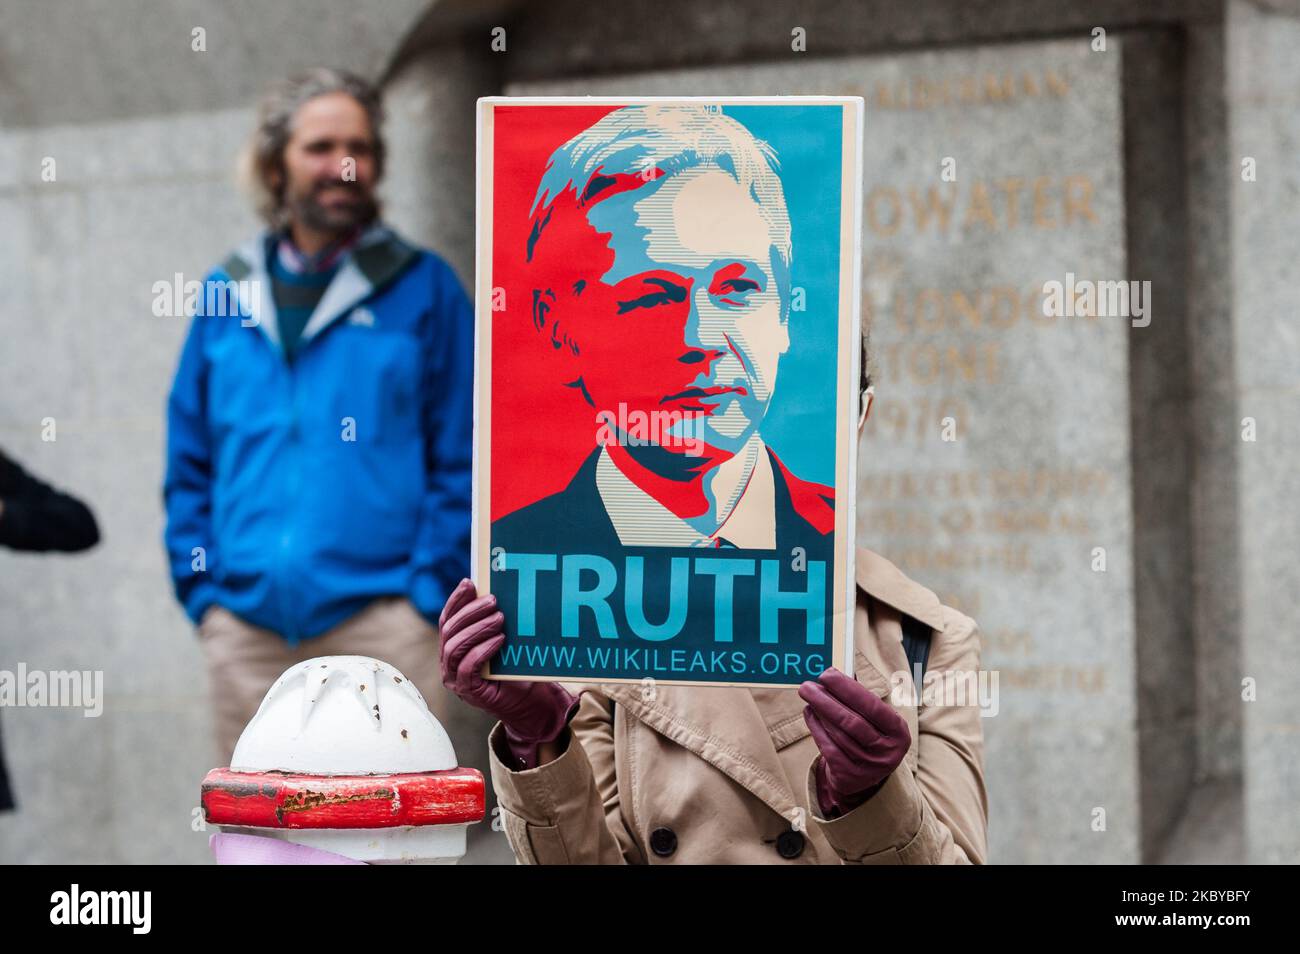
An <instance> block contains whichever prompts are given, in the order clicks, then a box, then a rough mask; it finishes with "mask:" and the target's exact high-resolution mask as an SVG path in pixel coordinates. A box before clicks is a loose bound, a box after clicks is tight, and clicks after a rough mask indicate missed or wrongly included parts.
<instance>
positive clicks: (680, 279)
mask: <svg viewBox="0 0 1300 954" xmlns="http://www.w3.org/2000/svg"><path fill="white" fill-rule="evenodd" d="M861 135H862V100H861V99H860V98H858V97H775V98H720V99H704V98H683V99H649V98H646V99H604V98H592V97H584V98H570V99H563V98H524V99H518V98H486V99H482V100H480V101H479V116H478V164H479V165H478V275H477V296H476V297H477V331H476V334H477V368H476V398H475V400H476V410H475V414H476V426H475V441H476V447H475V477H474V482H475V494H474V554H473V565H474V574H475V580H476V583H477V585H478V589H479V592H480V593H483V592H488V591H490V592H492V593H494V594H495V595H496V597H497V600H498V603H499V606H500V608H501V611H502V612H503V613H504V615H505V632H506V636H507V639H506V642H505V644H504V645H503V646H502V647H501V649H500V651H499V652H497V653H496V654H495V655H494V656H493V658H492V659H491V661H490V663H489V672H488V676H489V677H491V678H500V679H528V680H539V679H548V680H562V681H567V682H642V681H643V680H645V679H653V680H655V681H656V682H661V683H683V684H708V685H745V686H793V685H797V684H799V683H801V682H803V681H804V680H808V679H815V678H816V676H817V675H818V673H820V672H821V671H822V670H823V669H825V668H827V667H828V666H837V667H838V668H840V669H841V670H842V671H845V672H853V670H854V667H853V661H852V646H853V638H852V632H851V627H852V618H853V613H852V607H853V599H852V597H853V556H854V544H853V531H854V520H853V487H854V469H855V467H854V465H855V453H854V448H855V446H856V425H857V406H858V400H859V395H858V393H857V388H856V383H857V381H858V361H859V325H858V300H859V293H858V283H859V277H858V271H859V266H858V263H859V254H858V253H859V229H860V222H859V217H860V209H861V197H860V180H861V166H860V148H861Z"/></svg>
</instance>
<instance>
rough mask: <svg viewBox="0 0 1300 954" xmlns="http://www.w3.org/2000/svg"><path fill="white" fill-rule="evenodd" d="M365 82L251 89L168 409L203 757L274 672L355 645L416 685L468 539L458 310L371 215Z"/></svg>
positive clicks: (180, 584)
mask: <svg viewBox="0 0 1300 954" xmlns="http://www.w3.org/2000/svg"><path fill="white" fill-rule="evenodd" d="M381 122H382V106H381V102H380V96H379V93H378V91H377V90H376V89H375V88H374V87H373V86H371V85H370V84H369V83H367V82H366V81H365V80H362V79H361V78H359V77H357V76H354V75H351V74H348V73H345V72H342V71H336V70H329V69H316V70H311V71H309V72H306V73H303V74H300V75H297V76H295V77H293V78H291V79H289V80H287V81H284V82H281V83H279V84H277V85H275V86H274V87H273V88H272V89H271V91H270V92H269V93H268V94H267V95H266V96H265V98H264V99H263V101H262V103H261V107H260V113H259V118H258V123H257V128H256V130H255V132H254V135H253V139H252V142H251V144H250V147H249V151H248V153H247V156H246V172H247V174H248V177H249V180H250V184H251V186H252V188H253V191H254V192H255V194H256V197H257V203H258V211H259V213H260V214H261V216H262V218H263V219H264V220H265V222H266V224H267V229H266V230H265V231H263V232H262V233H261V234H259V235H257V236H256V237H255V238H253V239H252V240H251V241H249V242H248V243H247V244H245V245H243V246H242V247H240V248H238V249H236V250H235V251H234V252H233V253H231V255H230V256H229V257H227V258H226V259H225V261H224V262H223V263H222V264H221V265H219V266H218V267H217V268H216V269H215V270H214V271H213V272H211V273H210V275H209V276H208V281H207V283H206V284H205V294H204V295H203V296H202V298H203V300H202V301H201V302H199V303H198V309H197V311H196V314H195V317H194V319H193V321H192V324H191V327H190V331H189V335H188V337H187V339H186V341H185V344H184V347H183V350H182V352H181V356H180V362H179V366H178V367H177V370H176V374H175V379H174V382H173V385H172V389H171V395H170V400H169V402H168V411H167V468H166V476H165V481H164V488H163V493H164V499H165V504H166V511H167V525H166V530H165V534H164V536H165V542H166V546H167V551H168V555H169V559H170V563H171V572H172V577H173V581H174V584H175V591H176V596H177V598H178V599H179V600H180V602H181V603H182V604H183V606H184V607H185V610H186V613H187V614H188V615H189V617H190V619H191V620H192V621H193V622H194V623H195V624H196V625H197V626H198V629H199V634H200V643H201V645H202V649H203V652H204V655H205V657H206V660H207V664H208V670H209V673H210V676H211V686H212V692H213V704H214V707H215V727H216V737H217V746H218V754H219V759H220V761H219V763H218V764H229V760H230V757H231V754H232V753H233V751H234V747H235V743H236V741H237V740H238V738H239V735H240V733H241V731H242V730H243V728H244V725H245V723H246V722H247V721H248V720H249V719H250V718H251V717H252V716H253V714H254V713H255V712H256V710H257V706H258V704H259V702H260V701H261V699H262V697H263V695H264V694H265V693H266V691H267V689H268V688H269V687H270V686H271V684H272V683H273V681H274V680H275V679H276V678H277V677H278V676H279V675H280V674H281V673H282V672H283V671H284V670H285V669H287V668H288V667H289V666H291V665H292V664H293V663H295V662H297V661H300V660H302V659H306V658H310V657H312V656H322V655H336V654H359V655H365V656H373V657H376V658H379V659H383V660H384V661H386V662H389V663H391V664H392V665H394V666H396V667H397V668H398V669H400V670H401V671H402V672H403V673H405V674H406V675H407V677H408V678H410V679H411V680H412V681H413V682H415V683H416V685H417V687H418V688H419V689H420V691H421V692H422V693H423V694H424V696H425V698H426V699H427V700H428V701H429V702H430V704H431V705H433V704H434V699H435V695H436V694H437V692H438V691H439V690H440V687H439V686H438V678H437V674H436V666H437V663H436V649H435V647H436V645H437V643H436V639H437V629H436V622H435V621H436V619H437V614H438V611H439V610H440V609H441V606H442V603H443V602H444V601H445V599H446V598H447V594H448V593H449V592H450V590H451V588H452V587H453V586H455V584H456V581H457V580H459V579H460V577H461V576H463V575H464V572H465V570H466V568H467V566H468V557H469V508H470V453H471V439H470V437H471V434H470V429H471V423H472V422H471V416H472V396H471V380H472V373H473V372H472V366H471V360H472V352H471V347H472V337H473V313H472V309H471V305H470V302H469V299H468V298H467V297H466V295H465V292H464V290H463V289H462V287H461V285H460V283H459V281H458V280H457V278H456V277H455V275H454V274H453V272H452V270H451V268H450V267H449V266H448V265H447V264H446V262H444V261H443V259H442V258H440V257H439V256H438V255H436V254H434V253H433V252H431V251H427V250H424V249H420V248H417V247H414V246H413V245H411V244H410V243H408V242H407V241H405V240H403V239H402V238H401V237H399V236H398V235H397V234H396V233H395V232H394V231H393V230H392V229H390V228H388V227H387V226H385V225H384V224H383V222H382V221H381V220H380V214H379V205H378V201H377V199H376V195H375V187H376V185H377V183H378V182H379V180H380V178H381V177H382V175H383V172H384V160H385V143H384V139H383V136H382V134H381V130H380V125H381Z"/></svg>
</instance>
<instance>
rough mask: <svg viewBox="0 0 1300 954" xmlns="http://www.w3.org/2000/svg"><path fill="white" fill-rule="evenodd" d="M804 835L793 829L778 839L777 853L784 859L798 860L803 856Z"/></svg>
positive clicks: (778, 836)
mask: <svg viewBox="0 0 1300 954" xmlns="http://www.w3.org/2000/svg"><path fill="white" fill-rule="evenodd" d="M803 845H804V839H803V835H802V834H800V833H799V832H797V831H795V830H794V829H793V828H792V829H790V830H788V831H783V832H781V834H779V835H777V837H776V852H777V854H779V855H780V856H781V857H782V858H798V857H799V856H800V855H801V854H803Z"/></svg>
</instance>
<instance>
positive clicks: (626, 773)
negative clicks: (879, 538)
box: [488, 548, 988, 865]
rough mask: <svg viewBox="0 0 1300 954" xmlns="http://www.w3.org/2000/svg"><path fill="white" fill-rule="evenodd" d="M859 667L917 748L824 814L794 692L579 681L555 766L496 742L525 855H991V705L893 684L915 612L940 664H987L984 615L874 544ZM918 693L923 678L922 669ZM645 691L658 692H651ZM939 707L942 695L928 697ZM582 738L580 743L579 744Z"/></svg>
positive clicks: (492, 738)
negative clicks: (987, 734) (525, 759)
mask: <svg viewBox="0 0 1300 954" xmlns="http://www.w3.org/2000/svg"><path fill="white" fill-rule="evenodd" d="M856 577H857V584H858V593H857V595H858V599H857V609H856V613H857V615H856V618H855V621H854V632H855V642H856V652H855V654H854V655H855V659H856V663H857V664H856V667H855V675H856V677H857V679H858V681H859V682H861V683H862V684H863V685H865V686H867V687H868V688H869V689H871V690H872V691H873V692H875V693H876V694H877V695H878V696H881V697H882V698H885V699H887V700H889V701H890V702H891V704H893V705H894V706H895V708H896V709H897V710H898V711H899V712H900V713H901V714H902V715H903V716H904V717H905V718H906V719H907V724H908V728H909V729H910V730H911V734H912V744H911V748H910V750H909V751H908V753H907V756H906V758H905V759H904V761H903V763H902V764H901V765H900V766H899V767H898V768H897V769H896V770H895V771H894V772H893V774H892V775H890V777H889V779H888V780H887V781H886V782H885V784H884V786H883V787H882V788H881V789H880V790H879V791H878V792H877V793H876V794H875V795H874V796H873V797H871V798H870V799H868V800H867V801H866V802H865V803H863V804H862V805H859V806H858V807H857V808H854V809H852V810H851V811H849V812H848V813H846V814H844V815H842V816H840V817H838V818H834V819H830V820H827V819H825V818H823V817H821V812H820V807H819V806H818V803H817V797H816V787H815V782H814V778H813V764H814V760H815V759H816V758H820V755H819V753H818V750H817V746H816V743H815V742H814V741H813V738H812V736H811V734H810V733H809V731H808V725H807V723H806V722H805V721H804V717H803V710H804V702H803V700H802V699H800V698H799V695H798V693H797V692H796V691H795V690H794V689H792V688H791V689H749V688H737V687H716V686H656V687H655V691H654V693H653V694H650V693H646V692H644V690H643V687H642V686H641V685H638V684H630V683H629V684H615V683H611V684H600V685H592V684H582V685H577V684H568V685H567V688H568V689H569V690H570V691H572V692H574V693H578V692H581V693H582V703H581V706H580V708H579V710H578V712H577V713H576V714H575V715H574V717H573V719H572V721H571V722H570V728H571V737H570V738H569V739H568V744H567V747H566V748H565V749H564V751H563V753H562V754H561V755H560V756H559V757H558V758H556V759H555V760H553V761H551V762H549V763H546V764H544V765H540V766H538V767H537V768H534V769H529V770H525V771H513V770H512V769H510V768H509V767H508V766H507V765H506V763H505V762H504V761H502V756H503V755H505V756H506V757H507V758H508V750H507V749H506V748H505V745H504V732H503V730H502V728H501V723H499V722H498V723H497V724H496V725H495V726H494V727H493V728H492V732H491V734H490V735H489V739H488V743H489V749H490V751H491V755H490V763H491V774H492V784H493V786H494V787H495V789H496V793H497V799H498V803H499V805H500V812H501V817H502V822H503V824H504V829H505V832H506V836H507V837H508V838H509V840H510V845H511V847H512V848H513V849H514V852H515V856H516V858H517V859H518V860H519V861H520V862H522V863H525V864H547V865H554V864H623V863H630V864H660V863H665V862H667V863H679V864H681V863H685V864H692V863H694V864H763V863H769V862H771V863H787V862H791V863H796V864H840V863H849V864H982V863H984V861H985V856H986V853H987V824H988V799H987V795H986V792H985V788H984V769H983V761H984V741H983V732H982V727H981V724H980V723H981V719H980V713H979V707H978V703H977V702H976V701H974V700H970V699H969V698H968V699H967V702H968V704H966V705H962V706H951V705H949V706H931V705H922V706H921V707H920V712H919V714H918V710H917V706H915V705H912V704H911V703H912V702H913V700H912V699H909V698H894V696H896V695H899V696H907V695H910V693H908V692H904V693H901V694H894V693H891V685H890V677H891V674H893V673H896V672H900V671H901V672H906V671H907V669H908V666H907V657H906V655H905V653H904V650H903V642H902V625H901V621H900V614H906V615H908V616H911V617H913V618H914V619H917V620H920V621H922V622H924V623H925V624H926V625H928V626H930V627H931V628H932V630H934V632H933V634H932V636H931V646H930V655H929V660H928V663H927V666H926V672H927V673H932V672H939V671H943V670H960V671H963V672H965V671H969V672H976V671H977V670H978V669H979V665H980V659H979V656H980V641H979V633H978V630H977V628H976V625H975V623H974V622H973V621H972V620H971V619H970V618H969V617H966V616H963V615H962V614H961V613H958V612H957V611H956V610H953V609H951V608H950V607H947V606H944V605H943V604H942V603H940V602H939V599H938V598H937V597H936V596H935V595H934V593H932V592H931V591H930V590H928V589H926V588H925V587H923V586H921V585H919V584H917V583H914V582H912V581H911V580H910V579H908V578H907V577H906V576H904V575H903V574H902V572H901V571H900V570H898V569H897V568H896V567H895V566H894V565H893V564H892V563H890V562H889V561H887V560H885V559H884V558H883V557H881V556H879V555H877V554H875V553H872V552H871V551H870V550H864V549H861V548H859V550H858V552H857V570H856ZM906 685H907V686H910V685H911V680H910V678H908V679H907V682H906ZM643 696H652V697H651V698H644V697H643ZM927 701H928V700H927ZM574 739H576V740H577V742H578V743H579V744H578V745H574V744H573V740H574Z"/></svg>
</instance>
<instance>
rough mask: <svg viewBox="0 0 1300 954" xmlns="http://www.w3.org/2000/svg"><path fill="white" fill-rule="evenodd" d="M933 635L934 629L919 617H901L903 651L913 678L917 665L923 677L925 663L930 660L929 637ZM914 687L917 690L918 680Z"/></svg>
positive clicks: (919, 687)
mask: <svg viewBox="0 0 1300 954" xmlns="http://www.w3.org/2000/svg"><path fill="white" fill-rule="evenodd" d="M933 635H934V631H933V630H931V629H930V627H929V626H927V625H926V624H925V623H923V622H921V621H920V620H919V619H913V618H912V617H911V616H904V617H903V652H905V653H906V654H907V665H908V668H909V669H911V671H912V677H913V679H916V667H917V666H918V665H919V666H920V667H921V675H920V679H921V680H924V679H925V664H926V663H927V662H929V660H930V638H931V637H932V636H933ZM916 688H917V691H918V692H919V691H920V689H921V685H920V682H919V681H918V683H917V687H916Z"/></svg>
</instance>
